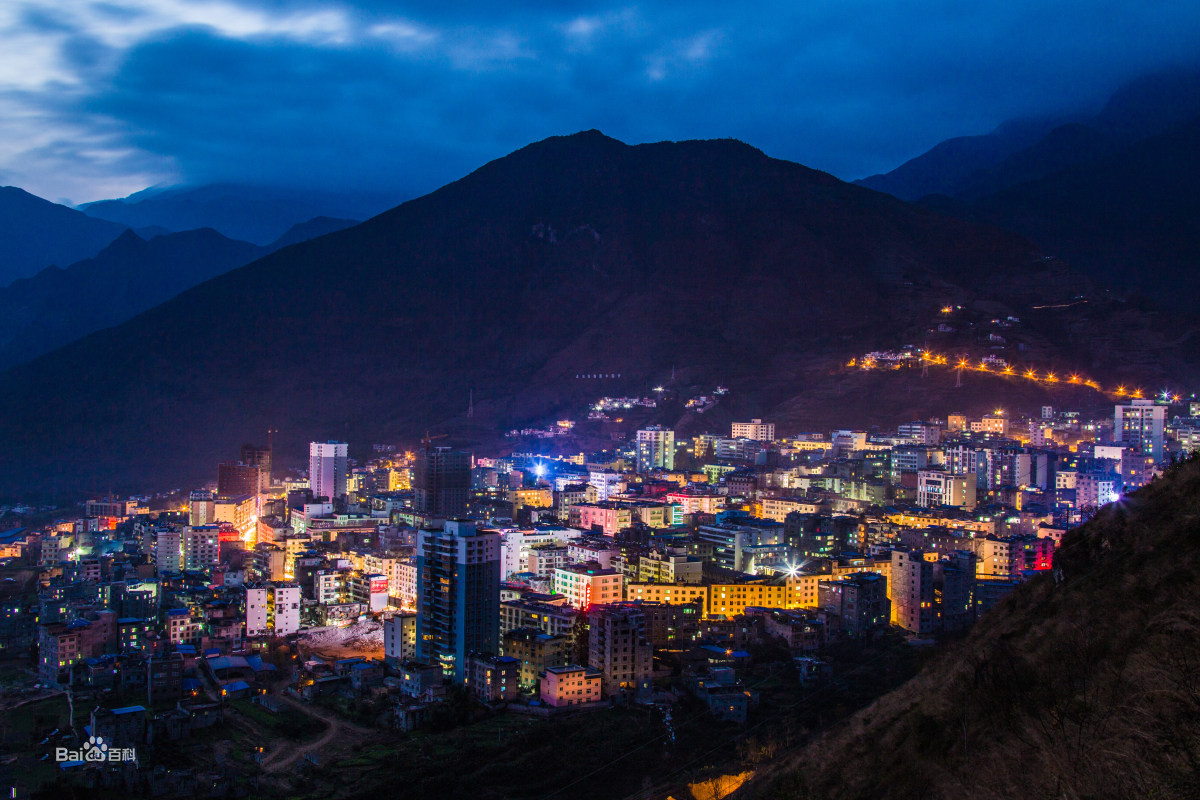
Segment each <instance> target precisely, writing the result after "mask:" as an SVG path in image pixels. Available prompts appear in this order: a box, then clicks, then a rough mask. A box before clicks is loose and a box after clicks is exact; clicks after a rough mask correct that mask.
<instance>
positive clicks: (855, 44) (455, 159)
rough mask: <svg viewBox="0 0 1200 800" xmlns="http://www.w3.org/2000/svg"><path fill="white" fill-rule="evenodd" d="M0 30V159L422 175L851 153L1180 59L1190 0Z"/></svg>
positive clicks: (209, 21)
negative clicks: (699, 146) (668, 154)
mask: <svg viewBox="0 0 1200 800" xmlns="http://www.w3.org/2000/svg"><path fill="white" fill-rule="evenodd" d="M0 42H3V45H2V47H0V183H3V184H15V185H18V186H21V187H23V188H25V189H28V190H29V191H32V192H34V193H35V194H39V195H41V196H44V197H47V198H49V199H53V200H60V201H62V200H68V199H69V200H70V201H73V202H85V201H90V200H96V199H101V198H104V197H114V196H121V195H125V194H128V193H129V192H132V191H136V190H138V189H141V188H144V187H145V186H148V185H151V184H155V183H179V182H191V183H202V182H210V181H239V182H253V183H274V184H286V185H292V186H310V187H320V188H346V189H381V188H386V189H389V190H399V191H400V193H402V194H405V195H416V194H420V193H423V192H425V191H428V190H430V189H433V188H435V187H437V186H438V185H441V184H442V183H445V182H446V181H448V180H452V179H454V178H457V177H460V176H461V175H463V174H464V173H466V172H468V171H470V170H471V169H474V168H475V167H477V166H479V165H480V164H481V163H483V162H484V161H487V160H488V159H491V158H495V157H497V156H500V155H503V154H505V153H507V152H509V151H511V150H513V149H516V148H518V147H520V146H522V145H525V144H527V143H529V142H531V141H534V140H537V139H541V138H544V137H546V136H551V135H555V134H563V133H572V132H574V131H578V130H583V129H587V128H599V129H600V130H602V131H604V132H605V133H607V134H609V135H611V136H615V137H617V138H619V139H622V140H624V141H627V142H642V141H658V140H663V139H688V138H711V137H725V136H732V137H736V138H739V139H743V140H745V141H747V142H749V143H751V144H753V145H755V146H757V147H760V148H762V149H763V150H764V151H766V152H767V153H768V154H770V155H773V156H778V157H781V158H787V159H791V160H795V161H799V162H802V163H804V164H807V165H809V166H813V167H817V168H819V169H824V170H828V171H829V172H832V173H833V174H835V175H837V176H839V177H842V178H845V179H853V178H858V177H862V176H864V175H868V174H871V173H874V172H880V171H886V170H889V169H891V168H893V167H895V166H897V165H898V164H899V163H901V162H902V161H904V160H906V159H908V158H911V157H913V156H915V155H917V154H919V153H921V152H922V151H924V150H926V149H928V148H929V147H930V146H932V145H933V144H936V143H937V142H938V141H941V140H942V139H945V138H948V137H950V136H956V135H965V134H975V133H984V132H986V131H988V130H990V129H991V128H993V127H994V126H995V125H997V124H998V123H1000V122H1003V121H1004V120H1006V119H1010V118H1013V117H1020V116H1028V115H1041V114H1047V113H1053V112H1061V111H1065V110H1070V109H1079V110H1086V109H1094V108H1096V107H1097V106H1098V105H1099V104H1100V103H1101V102H1102V100H1103V98H1104V97H1105V96H1106V95H1107V94H1108V93H1109V92H1111V91H1112V89H1114V88H1115V87H1117V86H1118V85H1120V84H1121V83H1123V82H1124V81H1126V80H1128V79H1130V78H1132V77H1134V76H1137V75H1139V74H1142V73H1145V72H1148V71H1151V70H1154V69H1158V68H1162V67H1166V66H1173V65H1181V64H1183V65H1191V63H1194V60H1195V59H1197V54H1200V3H1197V2H1196V0H1157V1H1156V0H1146V2H1142V3H1130V2H1122V3H1117V2H1108V0H1065V1H1063V2H1053V1H1049V2H1048V1H1047V0H974V2H963V0H954V1H953V2H950V1H947V0H899V1H897V2H885V1H884V0H830V1H828V2H825V1H822V2H814V1H805V0H787V1H786V2H765V3H759V4H756V7H755V9H753V10H742V9H739V8H735V4H733V3H730V2H728V0H722V2H709V1H708V0H698V1H697V2H687V3H621V2H611V3H610V2H578V1H577V0H555V2H537V0H515V1H514V0H507V1H506V2H497V1H496V0H489V1H488V2H462V3H453V2H432V0H417V2H407V3H399V2H384V1H383V0H379V1H378V2H373V1H372V0H360V1H359V2H346V3H314V4H305V3H294V2H284V1H283V0H279V1H278V2H271V0H260V1H259V2H254V1H253V0H243V1H242V2H239V1H238V0H223V1H221V2H205V0H113V2H88V0H56V2H53V3H49V2H45V3H21V2H18V1H16V0H6V1H5V2H4V3H3V4H0ZM1189 60H1192V61H1191V62H1189Z"/></svg>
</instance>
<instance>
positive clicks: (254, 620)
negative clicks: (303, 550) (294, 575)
mask: <svg viewBox="0 0 1200 800" xmlns="http://www.w3.org/2000/svg"><path fill="white" fill-rule="evenodd" d="M299 630H300V585H299V584H297V583H268V584H265V585H261V586H247V587H246V636H248V637H254V636H290V635H291V634H293V633H296V632H297V631H299Z"/></svg>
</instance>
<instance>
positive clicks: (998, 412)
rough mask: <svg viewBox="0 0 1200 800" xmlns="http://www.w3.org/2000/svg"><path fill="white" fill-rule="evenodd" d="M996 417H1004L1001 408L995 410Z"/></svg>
mask: <svg viewBox="0 0 1200 800" xmlns="http://www.w3.org/2000/svg"><path fill="white" fill-rule="evenodd" d="M996 416H997V417H1003V416H1004V409H1003V408H997V409H996Z"/></svg>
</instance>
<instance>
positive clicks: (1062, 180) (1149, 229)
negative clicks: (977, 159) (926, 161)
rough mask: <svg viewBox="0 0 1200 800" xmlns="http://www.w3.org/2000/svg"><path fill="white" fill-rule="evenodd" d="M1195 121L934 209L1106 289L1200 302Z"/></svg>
mask: <svg viewBox="0 0 1200 800" xmlns="http://www.w3.org/2000/svg"><path fill="white" fill-rule="evenodd" d="M1198 186H1200V116H1198V117H1195V118H1193V119H1192V120H1190V121H1189V122H1187V123H1185V124H1183V125H1180V126H1177V127H1175V128H1174V129H1172V130H1171V131H1170V132H1168V133H1165V134H1161V135H1158V136H1154V137H1151V138H1149V139H1145V140H1142V141H1139V142H1137V143H1136V144H1133V145H1130V146H1128V147H1125V148H1122V149H1120V150H1118V151H1116V152H1115V153H1112V154H1111V155H1107V156H1104V157H1102V158H1098V159H1094V160H1091V161H1088V162H1086V163H1081V164H1078V165H1076V166H1073V167H1070V168H1067V169H1063V170H1061V171H1058V172H1055V173H1052V174H1050V175H1048V176H1046V177H1043V178H1040V179H1038V180H1033V181H1028V182H1024V183H1019V184H1016V185H1014V186H1010V187H1009V188H1007V189H1004V190H1002V191H999V192H996V193H994V194H991V195H987V196H984V197H981V198H978V199H976V200H973V201H969V202H961V203H957V204H955V203H945V202H943V203H938V204H937V207H938V208H939V209H941V210H944V211H946V212H947V213H953V214H956V215H959V216H962V217H964V218H967V219H972V220H976V221H980V222H986V223H990V224H994V225H1000V226H1002V227H1004V228H1007V229H1009V230H1014V231H1018V232H1019V233H1021V234H1023V235H1025V236H1027V237H1029V239H1030V240H1032V241H1033V242H1036V243H1037V244H1038V245H1039V247H1040V248H1042V249H1043V250H1044V251H1045V252H1047V253H1053V254H1054V255H1057V256H1060V257H1062V258H1065V259H1066V260H1068V261H1069V262H1070V263H1071V264H1072V265H1074V266H1076V267H1077V268H1079V269H1081V270H1086V271H1087V272H1088V274H1090V275H1092V276H1094V277H1095V278H1097V279H1098V280H1099V281H1101V282H1104V283H1107V284H1108V285H1112V286H1117V287H1121V288H1124V289H1127V290H1128V289H1133V290H1136V291H1139V292H1142V293H1143V294H1145V295H1146V296H1148V297H1150V298H1152V299H1153V300H1155V301H1156V302H1158V303H1160V304H1162V305H1163V306H1165V307H1168V308H1176V309H1179V310H1180V311H1187V310H1190V309H1194V308H1195V306H1196V303H1197V302H1200V227H1198V226H1197V225H1196V220H1197V219H1200V192H1198V191H1197V187H1198Z"/></svg>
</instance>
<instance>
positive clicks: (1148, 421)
mask: <svg viewBox="0 0 1200 800" xmlns="http://www.w3.org/2000/svg"><path fill="white" fill-rule="evenodd" d="M1166 422H1167V407H1166V406H1156V405H1154V403H1153V402H1152V401H1150V400H1134V401H1132V402H1131V403H1130V404H1129V405H1123V406H1117V407H1116V411H1115V413H1114V415H1113V433H1114V434H1115V439H1116V441H1118V442H1120V443H1123V444H1129V445H1131V446H1133V447H1135V448H1137V450H1138V452H1139V453H1141V454H1142V455H1145V456H1150V457H1151V458H1153V459H1154V461H1155V462H1156V463H1157V462H1159V461H1162V459H1163V453H1164V451H1163V428H1164V427H1165V426H1166Z"/></svg>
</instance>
